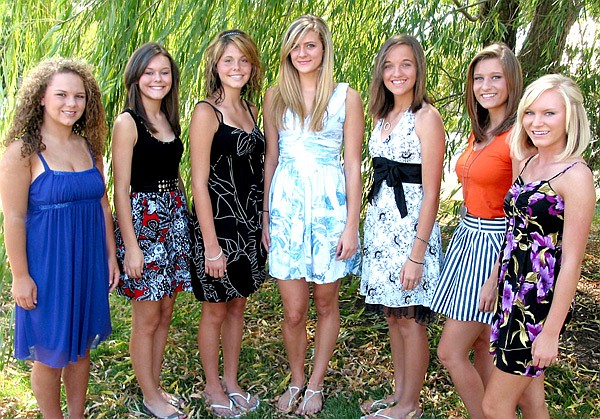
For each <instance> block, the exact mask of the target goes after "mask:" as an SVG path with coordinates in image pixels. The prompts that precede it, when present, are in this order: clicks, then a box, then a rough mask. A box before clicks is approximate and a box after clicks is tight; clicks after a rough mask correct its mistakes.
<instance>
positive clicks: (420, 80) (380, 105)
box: [369, 35, 430, 118]
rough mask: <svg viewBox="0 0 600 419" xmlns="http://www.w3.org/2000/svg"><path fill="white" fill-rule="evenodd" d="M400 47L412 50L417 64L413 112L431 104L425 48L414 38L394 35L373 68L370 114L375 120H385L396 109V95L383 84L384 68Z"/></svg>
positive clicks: (378, 54)
mask: <svg viewBox="0 0 600 419" xmlns="http://www.w3.org/2000/svg"><path fill="white" fill-rule="evenodd" d="M398 45H407V46H409V47H410V48H411V49H412V52H413V55H414V57H415V62H416V64H417V74H416V80H415V86H414V87H413V100H412V103H411V105H410V109H411V111H412V112H417V111H418V110H419V109H421V107H423V103H424V102H425V103H430V101H429V98H428V97H427V85H426V83H427V67H426V63H425V53H424V52H423V47H421V44H420V43H419V41H418V40H417V38H415V37H414V36H410V35H394V36H392V37H391V38H389V39H388V40H387V41H385V42H384V44H383V45H382V46H381V48H380V50H379V52H378V53H377V57H375V66H374V68H373V80H372V81H371V87H370V89H369V90H370V94H369V113H371V115H373V117H375V118H384V117H385V116H386V115H387V114H388V113H389V112H390V111H391V110H392V108H393V107H394V95H393V94H392V93H391V92H390V91H389V90H388V89H387V87H385V84H384V83H383V66H384V63H385V60H386V59H387V56H388V54H389V53H390V50H391V49H392V48H394V47H396V46H398Z"/></svg>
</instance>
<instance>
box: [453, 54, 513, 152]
mask: <svg viewBox="0 0 600 419" xmlns="http://www.w3.org/2000/svg"><path fill="white" fill-rule="evenodd" d="M494 58H496V59H498V60H500V63H502V69H503V70H504V77H505V79H506V87H507V90H508V100H507V103H506V115H505V117H504V120H503V121H502V122H501V123H500V124H499V125H498V126H497V127H496V128H494V129H493V130H492V131H491V132H490V135H491V136H492V137H494V136H496V135H498V134H502V133H503V132H505V131H508V130H509V129H510V128H511V127H512V126H513V124H514V123H515V115H516V112H517V106H518V105H519V99H520V98H521V92H522V91H523V74H522V72H521V64H520V63H519V60H518V59H517V57H516V56H515V54H514V53H513V52H512V51H511V50H510V48H509V47H507V46H506V45H505V44H503V43H496V44H492V45H489V46H487V47H485V48H484V49H482V50H481V51H480V52H479V53H478V54H477V55H475V57H473V59H472V60H471V63H470V64H469V68H468V70H467V85H466V88H465V102H466V106H467V113H468V114H469V118H470V119H471V130H472V131H473V135H474V136H475V141H476V142H481V141H485V140H486V134H485V131H486V130H487V128H488V127H489V125H490V114H489V112H488V110H487V109H485V108H484V107H483V106H481V105H480V104H479V102H477V99H476V98H475V94H474V93H473V82H474V73H475V66H476V65H477V64H478V63H479V62H481V61H483V60H489V59H494Z"/></svg>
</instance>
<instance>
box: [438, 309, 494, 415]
mask: <svg viewBox="0 0 600 419" xmlns="http://www.w3.org/2000/svg"><path fill="white" fill-rule="evenodd" d="M485 330H487V331H488V332H487V333H488V338H487V340H488V341H489V327H486V325H485V324H483V323H479V322H463V321H459V320H454V319H447V320H446V324H445V325H444V330H443V332H442V337H441V339H440V344H439V346H438V349H437V354H438V357H439V359H440V361H441V362H442V364H444V367H446V369H447V370H448V372H449V373H450V377H452V381H453V383H454V387H456V391H457V392H458V394H459V395H460V397H461V398H462V400H463V402H464V403H465V407H466V408H467V411H468V412H469V416H470V417H471V418H472V419H483V417H484V416H483V409H482V407H481V402H482V400H483V393H484V391H485V390H484V381H483V379H482V377H481V376H480V375H479V372H478V371H477V369H475V367H474V366H473V364H471V360H470V359H469V352H470V350H471V347H472V346H473V344H474V343H475V342H476V341H477V340H478V338H479V336H481V335H482V334H484V333H485ZM488 346H489V345H488ZM480 350H481V347H480ZM481 361H482V360H481ZM490 361H491V359H490Z"/></svg>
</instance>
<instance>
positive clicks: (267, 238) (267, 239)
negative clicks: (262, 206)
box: [260, 211, 271, 252]
mask: <svg viewBox="0 0 600 419" xmlns="http://www.w3.org/2000/svg"><path fill="white" fill-rule="evenodd" d="M262 217H263V219H262V237H261V240H260V241H261V243H262V245H263V246H264V248H265V250H266V251H267V252H268V251H269V248H270V247H271V234H270V233H269V213H268V212H266V211H263V213H262Z"/></svg>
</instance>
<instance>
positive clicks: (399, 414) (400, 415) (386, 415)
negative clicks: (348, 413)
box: [361, 406, 423, 419]
mask: <svg viewBox="0 0 600 419" xmlns="http://www.w3.org/2000/svg"><path fill="white" fill-rule="evenodd" d="M421 416H423V412H421V409H419V408H418V407H417V408H416V409H413V410H407V409H402V408H401V407H400V406H394V407H389V408H387V409H379V410H378V411H377V412H375V413H372V414H370V415H368V416H362V417H361V419H417V418H420V417H421Z"/></svg>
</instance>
